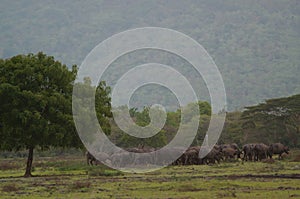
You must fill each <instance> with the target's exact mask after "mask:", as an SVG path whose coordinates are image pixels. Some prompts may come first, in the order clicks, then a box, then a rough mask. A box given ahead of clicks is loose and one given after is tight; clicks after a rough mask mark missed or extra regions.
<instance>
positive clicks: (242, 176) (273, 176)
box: [224, 174, 300, 179]
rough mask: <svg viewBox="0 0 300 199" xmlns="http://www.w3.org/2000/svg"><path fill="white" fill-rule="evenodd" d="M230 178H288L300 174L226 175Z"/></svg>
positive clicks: (295, 177)
mask: <svg viewBox="0 0 300 199" xmlns="http://www.w3.org/2000/svg"><path fill="white" fill-rule="evenodd" d="M224 177H227V178H228V179H239V178H287V179H300V174H280V175H252V174H247V175H229V176H224Z"/></svg>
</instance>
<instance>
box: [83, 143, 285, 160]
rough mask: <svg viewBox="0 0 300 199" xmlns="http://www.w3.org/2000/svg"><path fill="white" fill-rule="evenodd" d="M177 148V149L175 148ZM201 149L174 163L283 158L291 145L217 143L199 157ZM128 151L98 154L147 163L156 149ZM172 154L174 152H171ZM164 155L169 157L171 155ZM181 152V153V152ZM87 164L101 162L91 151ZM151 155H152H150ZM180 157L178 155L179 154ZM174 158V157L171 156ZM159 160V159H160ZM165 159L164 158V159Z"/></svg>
mask: <svg viewBox="0 0 300 199" xmlns="http://www.w3.org/2000/svg"><path fill="white" fill-rule="evenodd" d="M202 149H203V148H202ZM174 150H175V149H174ZM200 150H201V147H200V146H193V147H189V148H188V149H187V150H186V151H184V153H182V155H181V156H180V157H179V158H177V159H176V161H174V162H173V165H197V164H214V163H220V162H221V161H230V160H234V159H235V160H237V159H241V160H242V161H261V160H263V159H268V158H269V159H272V157H273V155H278V159H282V154H283V153H286V154H288V153H289V147H287V146H284V145H283V144H281V143H273V144H270V145H266V144H263V143H251V144H245V145H243V146H242V148H239V146H238V145H237V144H236V143H232V144H221V145H215V146H214V147H213V148H212V149H209V150H210V152H209V153H208V154H207V155H206V156H205V157H203V158H200V157H199V152H200ZM126 151H127V152H126V153H124V152H123V153H117V154H111V155H108V154H101V155H100V156H99V155H97V159H98V160H99V159H101V162H103V161H108V160H109V161H111V160H113V161H115V162H122V163H123V164H130V162H132V161H135V162H136V161H139V162H141V163H142V164H147V162H148V161H149V158H148V156H146V155H147V153H150V152H153V151H155V149H153V148H128V149H127V150H126ZM130 152H131V153H130ZM132 152H133V153H135V154H141V153H143V154H145V157H146V158H144V161H143V159H141V158H140V157H138V158H139V159H138V160H137V157H135V158H134V157H133V156H132V155H131V154H132ZM169 154H172V153H169ZM169 154H168V155H166V156H164V157H165V158H166V157H169V156H170V155H169ZM180 154H181V153H180ZM86 157H87V164H89V165H93V164H96V165H97V164H99V163H100V161H98V160H97V159H96V158H95V157H94V156H93V155H92V154H91V153H90V152H87V153H86ZM149 157H150V155H149ZM177 157H178V156H177ZM170 158H172V157H170ZM158 161H159V160H158ZM162 161H163V160H162Z"/></svg>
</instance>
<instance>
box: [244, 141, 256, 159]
mask: <svg viewBox="0 0 300 199" xmlns="http://www.w3.org/2000/svg"><path fill="white" fill-rule="evenodd" d="M254 146H255V144H245V145H243V147H242V150H243V153H244V157H243V160H245V161H248V160H250V161H252V158H253V157H254V151H253V149H254Z"/></svg>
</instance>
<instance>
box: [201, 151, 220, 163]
mask: <svg viewBox="0 0 300 199" xmlns="http://www.w3.org/2000/svg"><path fill="white" fill-rule="evenodd" d="M203 150H209V148H206V147H204V148H203ZM222 159H223V157H222V151H221V149H220V148H219V147H213V148H212V149H211V151H210V152H209V153H208V154H207V155H206V156H205V157H204V158H202V159H201V160H200V163H202V164H210V163H211V164H214V163H216V162H218V163H220V160H222Z"/></svg>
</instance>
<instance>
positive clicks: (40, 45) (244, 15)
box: [0, 0, 300, 110]
mask: <svg viewBox="0 0 300 199" xmlns="http://www.w3.org/2000/svg"><path fill="white" fill-rule="evenodd" d="M299 10H300V2H299V1H298V0H288V1H280V0H272V1H267V0H254V1H246V0H240V1H234V0H229V1H222V0H210V1H206V0H199V1H198V0H187V1H177V0H176V1H170V0H166V1H147V0H141V1H133V0H126V1H121V0H116V1H88V2H85V1H71V0H66V1H63V2H59V1H36V0H27V1H2V2H1V7H0V29H1V31H0V57H1V58H8V57H11V56H13V55H16V54H23V53H29V52H37V51H43V52H45V53H47V54H49V55H53V56H54V57H55V58H56V59H58V60H60V61H62V62H63V63H65V64H67V65H69V66H71V65H73V64H77V65H80V64H81V62H82V60H83V59H84V57H85V56H86V55H87V54H88V52H89V51H90V50H91V49H93V48H94V47H95V46H96V45H97V44H98V43H99V42H101V41H103V40H104V39H106V38H107V37H109V36H111V35H112V34H115V33H118V32H121V31H124V30H127V29H130V28H136V27H144V26H158V27H165V28H171V29H175V30H178V31H181V32H183V33H185V34H187V35H189V36H191V37H192V38H194V39H195V40H196V41H198V42H199V43H200V44H202V45H203V46H204V47H205V49H206V50H207V51H208V52H209V54H210V55H211V56H212V57H213V59H214V61H215V62H216V64H217V66H218V67H219V69H220V71H221V73H222V76H223V79H224V83H225V87H226V91H227V97H228V109H229V110H235V109H240V108H241V107H243V106H245V105H250V104H256V103H258V102H261V101H263V100H264V99H267V98H275V97H282V96H288V95H292V94H296V93H300V87H299V85H300V78H299V71H300V64H299V63H300V56H299V52H300V40H299V38H300V20H299V19H300V15H299V13H300V12H299ZM143 58H145V56H144V57H142V59H143ZM178 65H180V64H178ZM112 82H113V80H112ZM152 90H153V88H152ZM199 90H200V91H202V90H203V89H202V90H201V89H199ZM144 92H145V91H144ZM206 98H207V96H206V97H204V99H206Z"/></svg>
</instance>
